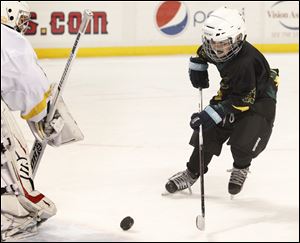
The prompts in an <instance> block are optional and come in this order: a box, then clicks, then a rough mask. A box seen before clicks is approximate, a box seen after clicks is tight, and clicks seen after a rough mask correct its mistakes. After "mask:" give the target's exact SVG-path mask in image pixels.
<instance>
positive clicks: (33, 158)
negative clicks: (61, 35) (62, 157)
mask: <svg viewBox="0 0 300 243" xmlns="http://www.w3.org/2000/svg"><path fill="white" fill-rule="evenodd" d="M92 16H93V13H92V11H90V10H84V13H83V19H82V22H81V24H80V27H79V31H78V33H77V36H76V39H75V42H74V44H73V47H72V50H71V53H70V56H69V58H68V61H67V63H66V66H65V69H64V72H63V74H62V77H61V79H60V82H59V84H58V87H57V90H56V93H55V95H54V97H53V100H52V104H51V106H50V110H49V113H48V115H47V117H46V121H47V122H49V121H51V120H52V119H53V116H54V113H55V111H56V105H57V100H58V98H59V97H60V96H61V94H62V91H63V89H64V87H65V84H66V81H67V79H68V76H69V73H70V70H71V66H72V64H73V61H74V59H75V57H76V54H77V51H78V49H79V40H80V37H81V35H83V34H84V32H85V30H86V28H87V25H88V23H89V21H90V20H91V18H92ZM46 146H47V141H46V140H43V141H40V140H38V139H35V141H34V144H33V147H32V149H31V152H30V163H31V167H32V175H33V178H34V177H35V175H36V172H37V169H38V167H39V164H40V162H41V159H42V156H43V154H44V152H45V149H46Z"/></svg>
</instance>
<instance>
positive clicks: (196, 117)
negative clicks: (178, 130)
mask: <svg viewBox="0 0 300 243" xmlns="http://www.w3.org/2000/svg"><path fill="white" fill-rule="evenodd" d="M224 117H225V113H224V110H223V107H222V106H221V105H216V106H210V105H209V106H207V107H206V108H205V109H204V110H203V111H201V112H198V113H194V114H193V115H192V117H191V122H190V126H191V128H193V129H194V130H198V129H199V126H200V125H202V127H203V130H207V129H209V128H211V127H213V126H215V125H216V124H219V123H220V122H221V121H222V120H223V118H224Z"/></svg>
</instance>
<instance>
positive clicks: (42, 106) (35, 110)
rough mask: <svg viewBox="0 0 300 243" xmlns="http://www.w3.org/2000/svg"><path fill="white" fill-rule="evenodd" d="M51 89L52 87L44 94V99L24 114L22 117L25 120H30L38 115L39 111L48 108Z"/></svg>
mask: <svg viewBox="0 0 300 243" xmlns="http://www.w3.org/2000/svg"><path fill="white" fill-rule="evenodd" d="M51 91H52V89H51V88H50V89H49V90H48V91H47V92H46V93H45V94H44V98H43V100H42V101H41V102H40V103H38V104H37V105H36V106H35V107H33V109H32V110H31V111H30V112H29V113H28V114H26V115H22V116H21V117H22V118H23V119H25V120H29V119H30V118H32V117H34V116H36V115H38V114H39V113H41V112H42V111H43V110H44V109H46V107H47V99H48V98H49V96H50V95H51Z"/></svg>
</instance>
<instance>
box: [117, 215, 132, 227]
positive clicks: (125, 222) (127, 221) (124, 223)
mask: <svg viewBox="0 0 300 243" xmlns="http://www.w3.org/2000/svg"><path fill="white" fill-rule="evenodd" d="M133 223H134V220H133V218H131V217H130V216H127V217H125V218H124V219H123V220H122V221H121V223H120V227H121V228H122V229H123V230H129V229H130V228H131V227H132V225H133Z"/></svg>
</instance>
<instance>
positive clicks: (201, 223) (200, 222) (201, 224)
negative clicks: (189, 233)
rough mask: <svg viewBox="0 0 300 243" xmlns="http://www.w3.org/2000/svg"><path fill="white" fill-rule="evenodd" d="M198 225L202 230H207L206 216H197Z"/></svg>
mask: <svg viewBox="0 0 300 243" xmlns="http://www.w3.org/2000/svg"><path fill="white" fill-rule="evenodd" d="M196 226H197V228H198V229H199V230H201V231H203V230H205V218H204V217H202V216H201V215H198V216H197V217H196Z"/></svg>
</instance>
